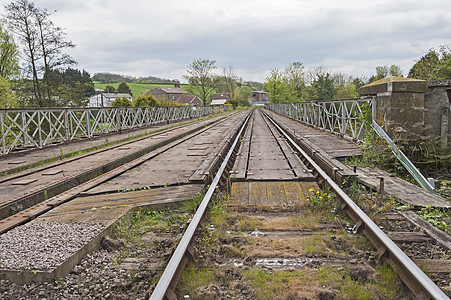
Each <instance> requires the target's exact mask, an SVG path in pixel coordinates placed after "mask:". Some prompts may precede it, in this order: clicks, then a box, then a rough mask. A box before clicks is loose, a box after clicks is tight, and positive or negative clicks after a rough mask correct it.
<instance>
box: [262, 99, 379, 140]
mask: <svg viewBox="0 0 451 300" xmlns="http://www.w3.org/2000/svg"><path fill="white" fill-rule="evenodd" d="M373 106H374V98H373V97H371V98H357V99H345V100H327V101H326V100H324V101H314V102H301V103H283V104H267V105H265V107H266V108H268V109H269V110H271V111H273V112H275V113H278V114H281V115H284V116H287V117H290V118H292V119H295V120H297V121H300V122H302V123H304V124H308V125H310V126H313V127H316V128H320V129H324V130H327V131H330V132H332V133H338V134H340V135H346V136H349V137H351V138H353V139H355V140H359V141H362V140H363V137H364V133H365V130H372V129H371V128H369V126H366V125H369V124H371V120H372V119H373V118H374V109H373ZM367 127H368V128H367Z"/></svg>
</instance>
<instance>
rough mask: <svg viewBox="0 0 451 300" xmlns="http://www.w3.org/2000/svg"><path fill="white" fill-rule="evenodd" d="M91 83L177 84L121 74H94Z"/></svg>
mask: <svg viewBox="0 0 451 300" xmlns="http://www.w3.org/2000/svg"><path fill="white" fill-rule="evenodd" d="M92 80H93V81H97V82H99V83H104V84H105V83H119V82H124V81H125V82H127V83H176V82H179V81H178V80H176V79H173V80H171V79H164V78H159V77H155V76H147V77H138V78H136V77H132V76H128V75H121V74H113V73H95V74H94V76H92Z"/></svg>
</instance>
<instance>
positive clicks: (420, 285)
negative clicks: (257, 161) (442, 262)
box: [265, 113, 449, 299]
mask: <svg viewBox="0 0 451 300" xmlns="http://www.w3.org/2000/svg"><path fill="white" fill-rule="evenodd" d="M265 115H266V116H267V118H268V119H269V120H270V121H271V122H272V123H273V124H274V126H275V127H276V128H278V130H279V131H280V132H281V133H282V134H283V135H284V136H285V138H286V139H287V140H288V141H289V142H290V143H291V145H292V146H293V147H294V148H295V149H296V150H297V151H299V153H300V154H301V155H303V156H304V157H305V159H306V160H307V161H308V163H309V164H310V165H311V166H312V167H313V168H315V170H316V171H317V172H318V173H319V174H320V175H321V177H322V178H323V179H324V180H325V181H326V182H327V183H328V184H329V185H330V187H331V188H332V189H333V190H334V191H335V193H337V195H338V196H339V197H340V198H341V199H342V200H343V202H344V203H345V204H346V206H347V209H349V210H350V211H351V213H352V214H353V215H354V216H357V218H358V219H359V220H361V222H362V224H363V226H364V229H363V230H364V231H366V233H367V234H370V235H371V236H368V238H369V239H370V240H371V242H373V238H375V239H376V243H377V244H378V245H375V246H376V248H377V249H378V250H380V249H382V251H383V252H385V250H386V251H388V258H390V259H392V260H393V262H394V263H395V264H396V265H397V266H398V267H400V268H401V270H402V271H405V272H406V273H405V274H406V275H407V276H409V280H413V282H405V283H406V285H407V286H408V287H409V288H410V289H411V290H412V291H413V292H414V293H415V294H416V295H417V296H420V297H422V296H427V295H428V296H429V297H430V298H432V299H449V298H448V296H446V294H445V293H444V292H443V291H442V290H441V289H440V288H439V287H438V286H437V285H436V284H434V282H433V281H432V280H431V279H430V278H429V277H428V276H427V275H426V274H424V272H423V271H422V270H421V269H420V268H419V267H418V266H417V265H416V264H415V263H414V262H413V261H412V260H411V259H410V258H409V257H408V256H407V255H406V254H405V253H404V252H403V251H402V250H401V249H400V248H399V247H398V246H397V245H396V244H395V243H394V242H393V241H392V240H391V239H390V238H389V237H388V236H387V235H386V234H385V233H384V232H383V231H382V230H381V229H380V228H379V226H377V225H376V224H375V223H374V222H373V221H372V220H371V219H370V218H369V217H368V216H367V215H366V214H365V212H363V211H362V210H361V209H360V207H359V206H358V205H357V204H356V203H354V201H352V199H351V198H350V197H349V196H348V195H347V194H346V193H345V192H344V191H343V190H342V189H341V188H340V187H339V186H338V185H337V184H336V183H335V182H334V181H333V180H332V178H330V177H329V176H328V175H327V174H326V172H324V171H323V170H322V169H321V168H320V167H319V166H318V165H317V164H316V163H315V161H313V159H311V158H310V157H309V156H308V155H307V153H305V152H304V151H303V150H302V149H301V148H300V147H299V146H298V145H297V144H296V142H295V141H293V139H291V138H290V136H289V135H288V134H287V133H286V132H285V131H284V130H283V129H282V128H281V127H280V126H279V125H278V124H277V123H276V122H275V121H274V120H272V118H271V117H270V116H268V115H267V114H266V113H265ZM354 221H355V220H354ZM373 244H374V243H373ZM382 251H381V252H382ZM398 271H399V270H398ZM415 288H416V289H415Z"/></svg>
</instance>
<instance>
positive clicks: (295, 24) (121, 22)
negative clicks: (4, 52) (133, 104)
mask: <svg viewBox="0 0 451 300" xmlns="http://www.w3.org/2000/svg"><path fill="white" fill-rule="evenodd" d="M2 2H3V3H7V2H9V1H5V0H2ZM34 2H35V4H36V5H37V6H38V7H40V8H46V9H48V10H56V11H57V12H56V13H55V14H54V15H53V16H52V20H53V21H54V23H55V25H57V26H61V27H64V28H66V33H67V35H68V39H70V40H72V41H73V42H74V43H75V44H76V45H77V46H76V48H75V49H73V50H70V52H69V53H70V54H71V55H72V56H73V57H74V58H75V59H76V60H77V61H78V63H79V66H78V68H81V69H85V70H87V71H88V72H90V73H91V75H93V74H94V73H98V72H111V73H119V74H126V75H131V76H147V75H153V76H158V77H164V78H169V79H179V80H183V78H182V76H183V75H184V74H185V70H186V68H187V65H189V64H190V63H191V62H192V61H193V60H194V59H197V58H208V59H211V60H216V65H217V66H218V67H219V68H223V67H227V66H229V65H232V66H233V68H234V69H235V70H236V71H237V73H238V75H239V76H241V77H242V78H243V79H245V80H255V81H261V82H263V81H264V79H265V78H266V76H267V75H268V74H269V71H270V70H271V69H273V68H279V69H283V68H284V67H285V66H287V65H288V64H290V63H292V62H295V61H300V62H302V63H303V64H304V65H305V66H307V67H315V66H323V67H325V68H326V69H329V70H332V71H339V72H343V73H346V74H348V75H355V76H371V75H372V74H374V73H375V67H376V66H379V65H391V64H396V65H399V66H401V68H402V70H403V71H404V74H407V73H408V71H409V69H410V67H411V66H412V65H413V64H414V62H415V60H416V59H418V58H420V57H421V56H422V55H424V54H425V53H426V52H427V51H428V49H430V48H435V49H438V48H439V46H440V45H450V44H451V18H450V16H449V14H450V13H451V1H450V0H428V1H424V0H373V1H365V0H341V1H338V0H270V1H269V0H258V1H257V0H219V1H217V0H210V1H207V0H195V1H192V0H187V1H180V0H164V1H163V0H64V1H62V0H35V1H34ZM0 9H1V12H2V13H3V12H4V8H3V7H1V8H0Z"/></svg>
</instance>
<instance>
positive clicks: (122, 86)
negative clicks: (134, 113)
mask: <svg viewBox="0 0 451 300" xmlns="http://www.w3.org/2000/svg"><path fill="white" fill-rule="evenodd" d="M117 92H118V93H122V94H129V95H130V96H133V94H132V90H131V89H130V87H129V86H128V84H127V83H126V82H125V81H123V82H121V83H120V84H119V86H118V87H117Z"/></svg>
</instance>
